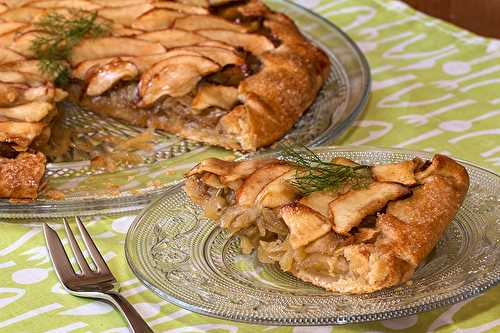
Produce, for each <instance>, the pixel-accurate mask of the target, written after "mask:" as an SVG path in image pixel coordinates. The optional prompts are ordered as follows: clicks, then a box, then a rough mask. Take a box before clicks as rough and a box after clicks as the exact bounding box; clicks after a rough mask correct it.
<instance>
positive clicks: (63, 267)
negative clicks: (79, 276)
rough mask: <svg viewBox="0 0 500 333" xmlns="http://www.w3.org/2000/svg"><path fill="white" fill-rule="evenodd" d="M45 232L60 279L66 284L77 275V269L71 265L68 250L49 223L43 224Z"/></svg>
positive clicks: (50, 253)
mask: <svg viewBox="0 0 500 333" xmlns="http://www.w3.org/2000/svg"><path fill="white" fill-rule="evenodd" d="M43 234H44V235H45V242H46V243H47V248H48V250H49V256H50V259H51V260H52V265H53V266H54V270H55V271H56V274H57V276H58V277H59V280H60V281H61V283H62V284H63V285H64V284H65V283H66V282H67V281H68V280H71V279H74V278H75V277H76V274H75V271H74V270H73V267H72V266H71V262H70V261H69V259H68V255H67V254H66V251H65V250H64V247H63V245H62V242H61V239H60V238H59V236H58V235H57V233H56V232H55V231H54V230H53V229H52V228H51V227H49V226H48V225H47V223H44V224H43Z"/></svg>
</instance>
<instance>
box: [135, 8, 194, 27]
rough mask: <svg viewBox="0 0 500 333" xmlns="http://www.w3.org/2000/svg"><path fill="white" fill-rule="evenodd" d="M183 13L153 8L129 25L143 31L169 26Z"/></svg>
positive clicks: (182, 15)
mask: <svg viewBox="0 0 500 333" xmlns="http://www.w3.org/2000/svg"><path fill="white" fill-rule="evenodd" d="M184 16H185V14H183V13H179V12H175V11H172V10H168V9H162V8H155V9H152V10H150V11H148V12H146V13H144V14H142V15H141V16H139V17H138V18H136V19H135V20H134V22H132V24H131V26H132V28H134V29H140V30H144V31H155V30H160V29H167V28H170V27H171V26H172V25H173V24H174V21H176V19H179V18H182V17H184Z"/></svg>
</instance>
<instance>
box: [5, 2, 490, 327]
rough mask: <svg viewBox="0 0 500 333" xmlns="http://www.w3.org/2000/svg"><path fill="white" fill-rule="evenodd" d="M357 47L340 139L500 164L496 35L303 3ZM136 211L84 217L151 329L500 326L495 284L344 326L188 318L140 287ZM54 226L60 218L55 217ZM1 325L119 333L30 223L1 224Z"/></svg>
mask: <svg viewBox="0 0 500 333" xmlns="http://www.w3.org/2000/svg"><path fill="white" fill-rule="evenodd" d="M299 2H300V3H301V4H302V5H304V6H306V7H309V8H311V9H313V10H314V11H316V12H318V13H320V14H322V15H323V16H325V17H327V18H328V19H330V20H332V21H333V22H335V23H336V24H337V25H338V26H340V27H341V28H342V29H344V30H345V31H346V32H347V33H348V34H349V35H350V36H351V37H352V38H353V39H354V40H355V41H356V42H357V43H358V44H359V46H360V47H361V48H362V50H363V51H364V52H365V53H366V55H367V57H368V60H369V62H370V65H371V69H372V74H373V94H372V97H371V99H370V102H369V105H368V107H367V109H366V111H365V112H364V113H363V114H362V115H361V116H360V117H359V119H358V120H357V122H356V123H355V125H354V126H353V127H352V128H351V129H350V130H349V131H347V132H346V133H345V135H343V136H342V137H341V138H340V139H337V140H335V141H334V142H333V143H334V144H337V145H342V144H353V145H364V144H366V145H375V146H391V147H404V148H412V149H420V150H426V151H431V152H444V153H449V154H452V155H454V156H456V157H459V158H463V159H467V160H471V161H473V162H476V163H478V164H480V165H482V166H485V167H487V168H490V169H493V170H495V171H496V172H498V171H499V170H500V41H497V40H492V39H485V38H481V37H478V36H476V35H473V34H470V33H468V32H466V31H464V30H461V29H458V28H456V27H453V26H450V25H448V24H445V23H443V22H440V21H437V20H434V19H431V18H429V17H427V16H425V15H422V14H420V13H417V12H415V11H414V10H412V9H410V8H408V7H407V6H406V5H404V4H402V3H401V2H399V1H385V0H371V1H369V0H324V1H320V0H300V1H299ZM134 217H135V216H134V215H118V216H98V217H92V218H87V219H86V225H87V226H88V229H89V231H90V233H91V234H92V235H94V236H95V240H96V243H97V245H98V247H99V248H100V249H101V250H102V252H103V254H104V255H105V257H106V260H107V261H108V263H109V265H110V267H111V269H112V271H113V272H114V273H115V274H116V276H117V278H118V280H119V281H120V283H121V288H122V291H123V294H124V296H125V297H127V298H128V299H129V300H130V301H131V302H132V303H133V304H134V306H135V307H136V308H137V309H138V310H139V311H140V312H141V313H142V315H143V316H144V317H145V318H146V320H147V321H148V322H149V323H150V325H151V326H152V327H153V328H154V330H155V331H157V332H179V333H181V332H280V333H281V332H294V333H299V332H319V333H321V332H460V333H465V332H500V302H499V300H500V287H496V288H495V289H493V290H490V291H488V292H487V293H486V294H484V295H482V296H479V297H476V298H473V299H470V300H467V301H465V302H462V303H459V304H455V305H452V306H448V307H445V308H441V309H438V310H435V311H432V312H429V313H422V314H419V315H414V316H410V317H406V318H401V319H397V320H389V321H382V322H374V323H368V324H359V325H349V326H341V327H333V328H332V327H321V328H293V327H265V326H252V325H245V324H240V323H234V322H229V321H223V320H218V319H212V318H208V317H204V316H201V315H197V314H193V313H190V312H189V311H186V310H183V309H180V308H178V307H176V306H173V305H170V304H169V303H167V302H166V301H163V300H162V299H160V298H158V297H156V296H155V295H154V294H153V293H152V292H150V291H149V290H147V289H146V288H145V287H144V286H143V285H142V284H141V283H140V282H139V281H138V280H137V279H136V278H135V277H134V275H133V274H132V273H131V271H130V269H129V268H128V266H127V264H126V261H125V257H124V250H123V243H124V239H125V234H126V232H127V228H128V226H129V225H130V223H131V222H132V220H133V219H134ZM54 226H55V227H58V228H59V229H60V227H61V226H60V224H57V223H55V224H54ZM0 332H2V333H3V332H6V333H9V332H10V333H22V332H59V333H62V332H75V333H78V332H108V333H120V332H128V329H127V328H126V325H125V322H124V321H123V320H122V318H121V317H120V316H119V314H118V313H117V312H116V311H114V310H113V309H112V308H111V307H110V306H108V305H105V304H102V303H98V302H94V301H89V300H84V299H79V298H76V297H72V296H68V295H66V293H65V292H64V291H63V290H62V289H61V287H60V285H59V283H58V281H57V279H56V277H55V275H54V273H53V271H52V268H51V264H50V262H49V260H48V258H47V252H46V250H45V245H44V241H43V235H42V232H41V228H40V225H39V224H37V223H36V221H23V222H22V223H20V222H19V221H17V222H16V223H9V222H7V221H2V222H0Z"/></svg>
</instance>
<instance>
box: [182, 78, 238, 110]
mask: <svg viewBox="0 0 500 333" xmlns="http://www.w3.org/2000/svg"><path fill="white" fill-rule="evenodd" d="M236 103H238V89H237V88H235V87H227V86H220V85H215V84H206V85H203V86H201V87H199V89H198V92H197V93H196V96H195V97H194V99H193V102H192V104H191V106H192V108H193V109H194V110H204V109H206V108H209V107H211V106H216V107H219V108H221V109H224V110H231V109H232V108H233V107H234V106H235V105H236Z"/></svg>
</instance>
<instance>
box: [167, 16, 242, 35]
mask: <svg viewBox="0 0 500 333" xmlns="http://www.w3.org/2000/svg"><path fill="white" fill-rule="evenodd" d="M174 28H175V29H183V30H188V31H197V30H207V29H222V30H230V31H236V32H246V31H247V29H246V28H245V27H244V26H241V25H238V24H235V23H232V22H229V21H227V20H224V19H223V18H220V17H217V16H210V15H205V16H204V17H203V19H202V20H200V17H199V16H197V15H189V16H186V17H183V18H178V19H177V20H175V24H174Z"/></svg>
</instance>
